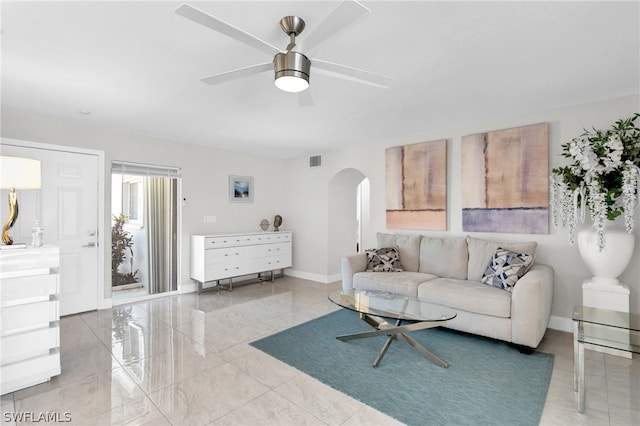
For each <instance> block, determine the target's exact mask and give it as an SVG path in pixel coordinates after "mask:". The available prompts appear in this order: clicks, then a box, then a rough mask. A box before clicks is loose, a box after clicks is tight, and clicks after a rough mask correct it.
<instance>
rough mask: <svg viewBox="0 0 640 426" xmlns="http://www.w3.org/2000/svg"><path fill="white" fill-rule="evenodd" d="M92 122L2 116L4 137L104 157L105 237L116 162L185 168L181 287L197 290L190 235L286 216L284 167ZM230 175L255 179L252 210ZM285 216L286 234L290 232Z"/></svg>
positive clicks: (15, 114)
mask: <svg viewBox="0 0 640 426" xmlns="http://www.w3.org/2000/svg"><path fill="white" fill-rule="evenodd" d="M87 121H89V123H87V122H83V121H80V120H79V121H73V122H72V121H69V122H64V121H60V120H57V119H55V118H50V117H42V116H37V115H33V114H29V113H26V112H21V111H8V110H6V109H3V111H2V137H6V138H12V139H19V140H25V141H32V142H40V143H49V144H56V145H64V146H76V147H82V148H86V149H94V150H100V151H104V152H105V161H106V167H105V194H106V195H105V198H106V200H105V212H104V217H105V223H104V224H103V226H102V232H104V233H105V234H104V235H105V236H109V237H108V239H107V241H106V246H107V248H110V247H111V244H110V238H111V237H110V235H111V233H110V229H111V223H110V218H111V198H110V194H111V170H110V167H111V161H113V160H120V161H128V162H135V163H145V164H156V165H163V166H172V167H180V168H181V169H182V196H183V197H184V198H186V200H187V204H186V206H185V207H183V208H182V214H183V216H182V229H181V235H182V240H181V243H182V247H181V259H182V262H181V264H180V268H181V269H180V276H179V285H182V286H183V288H190V287H191V288H192V287H193V282H192V281H191V280H190V278H189V262H190V255H189V237H190V235H191V234H198V233H216V232H241V231H258V230H260V226H259V224H260V221H261V220H262V219H264V218H266V219H268V220H269V222H271V223H273V217H274V216H275V215H276V214H283V208H282V207H283V204H284V201H285V197H284V192H283V188H284V183H283V180H284V171H283V161H282V160H278V159H273V158H266V157H258V156H255V155H251V154H241V153H237V152H231V151H224V150H219V149H212V148H207V147H204V146H199V145H185V144H180V143H178V142H174V141H168V140H162V139H157V138H150V137H146V136H141V135H135V134H127V133H123V132H118V131H117V130H106V129H103V128H99V127H98V126H95V125H91V123H90V119H89V120H87ZM229 175H241V176H253V178H254V185H255V196H254V202H253V204H231V203H229V195H228V180H229V179H228V177H229ZM205 215H209V216H216V217H217V223H215V224H204V223H203V216H205ZM283 216H284V223H283V226H282V227H281V228H280V229H281V230H287V229H290V228H289V227H288V226H289V224H288V223H287V222H288V220H287V219H288V218H287V216H286V215H283ZM104 257H105V297H106V298H109V297H110V291H111V289H110V288H109V283H110V282H111V266H110V265H111V254H110V253H109V250H106V249H105V253H104Z"/></svg>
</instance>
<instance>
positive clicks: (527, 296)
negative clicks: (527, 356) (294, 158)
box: [342, 233, 553, 349]
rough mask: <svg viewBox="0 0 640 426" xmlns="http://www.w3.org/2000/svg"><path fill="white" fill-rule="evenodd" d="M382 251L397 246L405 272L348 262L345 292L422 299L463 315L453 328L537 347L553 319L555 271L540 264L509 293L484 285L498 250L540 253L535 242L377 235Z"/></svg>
mask: <svg viewBox="0 0 640 426" xmlns="http://www.w3.org/2000/svg"><path fill="white" fill-rule="evenodd" d="M377 237H378V247H396V248H397V251H398V253H399V261H400V264H401V269H402V270H403V271H402V272H366V269H367V256H366V255H365V254H364V253H361V254H356V255H353V256H348V257H344V258H342V286H343V290H345V291H349V290H351V289H361V290H379V291H386V292H392V293H397V294H406V295H411V296H415V297H419V298H420V299H423V300H425V301H427V302H431V303H437V304H441V305H447V306H449V307H451V308H452V309H454V310H455V311H456V312H457V316H456V318H454V319H453V320H451V321H449V322H448V323H447V327H448V328H452V329H455V330H460V331H465V332H469V333H474V334H478V335H482V336H486V337H491V338H494V339H500V340H504V341H507V342H511V343H514V344H516V345H520V346H521V347H522V348H521V349H526V347H528V348H535V347H537V346H538V344H539V343H540V340H542V337H543V336H544V333H545V331H546V329H547V325H548V322H549V317H550V315H551V302H552V297H553V269H552V268H551V267H550V266H548V265H542V264H539V263H534V264H533V265H532V266H531V267H530V269H529V270H528V272H526V274H524V275H523V276H522V277H521V278H519V279H518V280H517V282H516V284H515V286H513V288H512V289H511V291H507V290H504V289H501V288H498V287H494V286H492V285H487V284H484V283H482V282H481V279H482V277H483V274H484V273H485V270H486V269H487V265H488V264H489V262H490V261H491V259H492V257H493V255H494V253H495V252H496V249H497V248H499V247H501V248H504V249H507V250H510V251H513V252H517V253H527V254H534V255H535V250H536V247H537V243H535V242H498V241H489V240H482V239H478V238H472V237H458V238H432V237H428V236H423V235H402V234H382V233H379V234H377Z"/></svg>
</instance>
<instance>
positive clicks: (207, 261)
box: [191, 231, 292, 294]
mask: <svg viewBox="0 0 640 426" xmlns="http://www.w3.org/2000/svg"><path fill="white" fill-rule="evenodd" d="M291 239H292V233H291V232H290V231H284V232H260V233H234V234H215V235H192V236H191V278H192V279H193V280H195V281H197V282H198V294H199V293H201V292H202V290H203V285H204V284H205V283H207V282H210V281H215V282H216V285H215V287H214V288H218V289H219V288H221V287H222V286H223V284H221V283H220V280H228V283H227V284H224V286H225V287H228V289H229V290H232V289H233V278H236V277H241V276H245V275H252V274H257V275H258V279H260V277H261V275H260V274H261V273H265V272H269V273H270V277H271V280H273V278H274V274H273V272H274V271H276V270H284V268H289V267H291V265H292V259H291Z"/></svg>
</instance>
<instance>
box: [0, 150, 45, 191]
mask: <svg viewBox="0 0 640 426" xmlns="http://www.w3.org/2000/svg"><path fill="white" fill-rule="evenodd" d="M40 186H41V175H40V161H38V160H32V159H31V158H21V157H6V156H4V155H2V156H0V188H4V189H6V188H15V189H40Z"/></svg>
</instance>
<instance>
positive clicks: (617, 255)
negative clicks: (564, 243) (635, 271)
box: [578, 223, 635, 285]
mask: <svg viewBox="0 0 640 426" xmlns="http://www.w3.org/2000/svg"><path fill="white" fill-rule="evenodd" d="M604 237H605V247H604V248H603V249H602V251H600V249H599V248H598V234H597V232H596V230H595V228H594V227H591V228H588V229H583V230H581V231H580V232H578V249H579V251H580V256H582V260H583V262H584V263H585V265H587V268H589V271H590V272H591V273H592V274H593V278H592V281H593V282H596V283H601V284H609V285H620V282H619V281H618V277H619V276H620V275H622V273H623V272H624V270H625V269H627V266H628V265H629V262H630V261H631V257H632V256H633V249H634V246H635V236H634V234H633V233H628V232H627V231H626V230H624V229H623V228H621V227H619V226H616V225H615V224H613V223H607V228H606V230H605V234H604Z"/></svg>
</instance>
